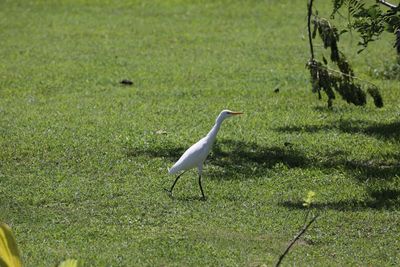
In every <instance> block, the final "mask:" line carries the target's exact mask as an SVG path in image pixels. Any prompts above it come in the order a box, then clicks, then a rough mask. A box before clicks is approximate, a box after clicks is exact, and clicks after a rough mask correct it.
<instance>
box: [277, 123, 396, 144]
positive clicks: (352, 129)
mask: <svg viewBox="0 0 400 267" xmlns="http://www.w3.org/2000/svg"><path fill="white" fill-rule="evenodd" d="M276 130H277V131H280V132H287V133H293V132H308V133H315V132H319V131H330V130H339V131H342V132H344V133H361V134H365V135H370V136H374V137H377V138H381V139H395V140H400V121H399V122H389V123H377V122H372V123H371V122H368V121H361V120H339V121H336V122H333V123H332V124H330V125H303V126H287V127H279V128H277V129H276Z"/></svg>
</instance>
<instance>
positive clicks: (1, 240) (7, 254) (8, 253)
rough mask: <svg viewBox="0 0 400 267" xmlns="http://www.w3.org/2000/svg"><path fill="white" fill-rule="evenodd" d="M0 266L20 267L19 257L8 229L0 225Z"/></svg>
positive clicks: (2, 224) (15, 244)
mask: <svg viewBox="0 0 400 267" xmlns="http://www.w3.org/2000/svg"><path fill="white" fill-rule="evenodd" d="M0 266H1V267H21V266H22V264H21V256H20V254H19V250H18V247H17V243H16V242H15V238H14V235H13V233H12V231H11V229H10V227H9V226H8V225H7V224H5V223H0Z"/></svg>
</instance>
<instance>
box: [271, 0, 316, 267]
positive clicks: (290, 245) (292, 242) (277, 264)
mask: <svg viewBox="0 0 400 267" xmlns="http://www.w3.org/2000/svg"><path fill="white" fill-rule="evenodd" d="M310 1H311V2H312V0H310ZM317 218H318V215H315V216H314V217H313V218H312V219H311V221H310V222H309V223H308V224H306V225H304V227H303V229H301V231H300V232H299V233H298V234H297V235H296V236H295V238H294V239H293V240H292V241H291V242H290V244H289V245H288V246H287V248H286V250H285V252H283V254H282V255H281V256H280V257H279V260H278V262H277V263H276V265H275V267H278V266H279V265H280V264H281V262H282V260H283V258H284V257H285V256H286V254H288V252H289V250H290V248H291V247H292V246H293V245H294V243H296V241H297V240H298V239H299V238H300V237H301V236H302V235H303V234H304V233H305V232H306V231H307V229H308V228H309V227H310V226H311V224H312V223H313V222H314V221H315V220H316V219H317Z"/></svg>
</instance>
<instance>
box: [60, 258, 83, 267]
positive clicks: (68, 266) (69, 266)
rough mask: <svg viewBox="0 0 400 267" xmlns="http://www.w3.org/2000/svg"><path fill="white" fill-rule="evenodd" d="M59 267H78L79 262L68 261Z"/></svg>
mask: <svg viewBox="0 0 400 267" xmlns="http://www.w3.org/2000/svg"><path fill="white" fill-rule="evenodd" d="M58 267H78V260H74V259H68V260H65V261H63V262H61V263H60V264H59V265H58Z"/></svg>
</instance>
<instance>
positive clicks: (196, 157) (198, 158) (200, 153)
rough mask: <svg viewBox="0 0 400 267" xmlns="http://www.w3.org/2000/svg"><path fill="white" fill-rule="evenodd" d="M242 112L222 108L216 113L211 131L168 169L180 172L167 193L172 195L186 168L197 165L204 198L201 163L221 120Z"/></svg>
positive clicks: (174, 172) (215, 135)
mask: <svg viewBox="0 0 400 267" xmlns="http://www.w3.org/2000/svg"><path fill="white" fill-rule="evenodd" d="M240 114H243V113H242V112H233V111H230V110H223V111H221V113H220V114H219V115H218V117H217V119H216V120H215V125H214V126H213V127H212V129H211V131H210V132H209V133H208V134H207V135H206V136H205V137H203V138H202V139H200V140H199V141H198V142H197V143H195V144H194V145H192V146H191V147H189V149H188V150H186V151H185V153H183V155H182V156H181V157H180V158H179V160H178V161H177V162H176V163H175V164H174V166H172V167H171V169H169V170H168V173H169V174H176V173H178V172H180V171H183V172H182V173H180V174H179V175H178V176H177V177H176V179H175V181H174V183H173V184H172V187H171V189H169V190H168V189H166V190H167V191H168V193H169V194H171V195H172V190H173V189H174V186H175V184H176V182H177V181H178V180H179V178H180V177H181V176H182V174H184V173H185V172H186V171H187V170H189V169H192V168H195V167H197V171H198V174H199V186H200V190H201V195H202V199H203V200H205V196H204V192H203V187H202V186H201V174H202V171H203V163H204V161H205V160H206V158H207V156H208V154H209V153H210V150H211V147H212V145H213V143H214V141H215V138H216V137H217V133H218V131H219V128H220V127H221V124H222V122H223V121H224V120H225V119H226V118H229V117H231V116H234V115H240Z"/></svg>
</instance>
